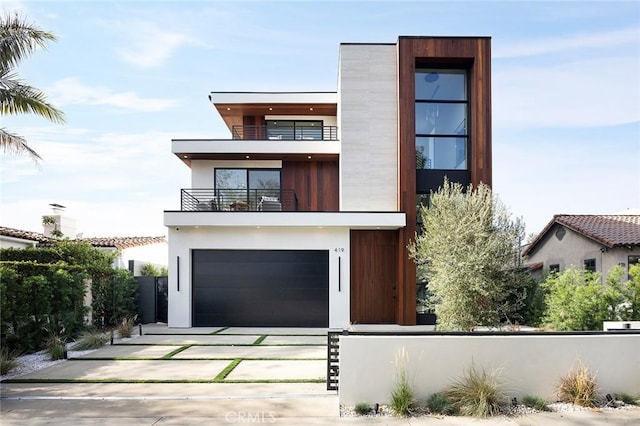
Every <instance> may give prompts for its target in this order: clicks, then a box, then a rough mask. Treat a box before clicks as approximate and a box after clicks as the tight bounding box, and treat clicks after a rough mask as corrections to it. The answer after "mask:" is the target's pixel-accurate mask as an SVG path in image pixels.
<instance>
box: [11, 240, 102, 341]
mask: <svg viewBox="0 0 640 426" xmlns="http://www.w3.org/2000/svg"><path fill="white" fill-rule="evenodd" d="M0 259H2V261H0V336H1V341H0V345H1V346H2V347H5V346H6V347H8V348H9V349H10V350H16V351H19V352H26V351H29V352H32V351H37V350H39V349H42V348H43V347H45V343H46V341H47V331H46V330H45V328H46V327H48V325H49V324H60V325H61V326H62V327H63V328H64V329H65V330H66V332H65V336H64V337H65V338H67V337H75V336H77V335H78V334H79V333H80V332H82V330H83V329H84V326H85V325H84V316H85V314H86V307H85V306H84V296H85V282H86V280H88V279H92V280H97V281H99V280H100V279H104V277H109V276H113V274H114V270H113V269H112V267H111V263H112V259H113V256H112V255H110V254H106V253H104V252H102V251H100V250H99V249H97V248H94V247H92V246H91V245H90V244H88V243H86V242H74V241H68V240H61V241H56V242H54V243H52V244H51V245H50V246H46V247H37V248H27V249H0Z"/></svg>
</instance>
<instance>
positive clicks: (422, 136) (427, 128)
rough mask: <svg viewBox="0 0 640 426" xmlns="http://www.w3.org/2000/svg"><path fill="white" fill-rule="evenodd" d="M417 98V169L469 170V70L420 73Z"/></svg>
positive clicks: (416, 80)
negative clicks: (467, 72) (467, 73)
mask: <svg viewBox="0 0 640 426" xmlns="http://www.w3.org/2000/svg"><path fill="white" fill-rule="evenodd" d="M415 98H416V103H415V122H416V124H415V127H416V169H438V170H466V169H467V145H468V127H467V126H468V124H467V123H468V112H467V111H468V109H467V75H466V71H464V70H441V69H419V70H417V71H416V74H415Z"/></svg>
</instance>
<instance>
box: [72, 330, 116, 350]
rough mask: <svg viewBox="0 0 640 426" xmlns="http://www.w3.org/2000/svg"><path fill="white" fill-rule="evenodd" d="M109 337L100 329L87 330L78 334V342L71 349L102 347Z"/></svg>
mask: <svg viewBox="0 0 640 426" xmlns="http://www.w3.org/2000/svg"><path fill="white" fill-rule="evenodd" d="M109 339H110V337H109V335H108V334H107V333H103V332H100V331H87V332H85V333H83V334H82V336H80V339H79V340H78V342H77V343H76V344H75V345H74V347H73V349H74V350H76V351H88V350H91V349H99V348H101V347H103V346H104V345H105V344H106V343H107V342H108V341H109Z"/></svg>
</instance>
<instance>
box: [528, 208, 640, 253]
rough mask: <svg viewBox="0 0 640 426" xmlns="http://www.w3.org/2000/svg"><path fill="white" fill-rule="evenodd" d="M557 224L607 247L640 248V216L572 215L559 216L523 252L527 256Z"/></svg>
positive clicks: (554, 217)
mask: <svg viewBox="0 0 640 426" xmlns="http://www.w3.org/2000/svg"><path fill="white" fill-rule="evenodd" d="M555 224H560V225H563V226H565V227H566V228H568V229H571V230H572V231H574V232H577V233H579V234H582V235H584V236H585V237H587V238H590V239H592V240H594V241H597V242H599V243H600V244H602V245H603V246H605V247H608V248H613V247H621V246H640V215H633V214H628V215H624V214H615V215H570V214H557V215H555V216H553V219H552V220H551V221H550V222H549V223H548V224H547V226H545V228H544V229H543V230H542V232H540V234H538V236H537V237H536V239H535V240H533V241H532V242H531V244H530V245H529V246H528V247H527V248H526V249H525V250H524V251H523V253H522V255H523V256H525V255H527V254H528V253H529V252H531V251H532V250H533V248H534V247H535V246H536V245H537V244H538V243H539V242H540V241H541V240H542V239H543V238H544V236H545V234H546V233H547V232H548V231H549V230H550V229H551V228H552V227H553V225H555Z"/></svg>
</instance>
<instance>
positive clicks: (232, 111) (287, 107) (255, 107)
mask: <svg viewBox="0 0 640 426" xmlns="http://www.w3.org/2000/svg"><path fill="white" fill-rule="evenodd" d="M215 107H216V110H218V113H219V114H220V116H221V117H222V119H223V120H224V122H225V124H226V125H227V127H229V129H231V127H232V126H234V125H242V124H243V120H242V117H244V116H254V117H264V116H266V115H302V116H304V115H308V116H317V115H328V116H336V115H337V113H338V107H337V104H215Z"/></svg>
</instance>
